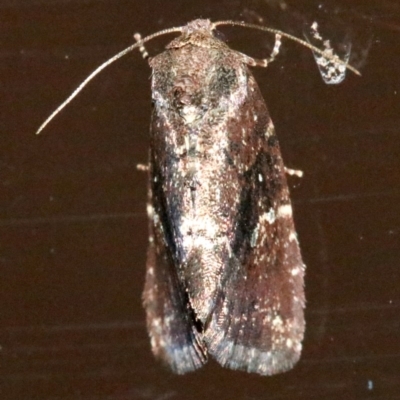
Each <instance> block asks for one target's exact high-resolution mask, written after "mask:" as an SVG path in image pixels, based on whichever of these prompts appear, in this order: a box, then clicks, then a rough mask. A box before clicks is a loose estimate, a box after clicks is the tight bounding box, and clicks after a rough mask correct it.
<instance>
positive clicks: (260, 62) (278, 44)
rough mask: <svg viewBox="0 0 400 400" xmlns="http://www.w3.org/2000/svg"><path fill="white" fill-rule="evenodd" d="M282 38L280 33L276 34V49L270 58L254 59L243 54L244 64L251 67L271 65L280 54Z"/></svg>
mask: <svg viewBox="0 0 400 400" xmlns="http://www.w3.org/2000/svg"><path fill="white" fill-rule="evenodd" d="M281 38H282V36H281V35H280V34H279V33H276V34H275V44H274V48H273V49H272V52H271V55H270V56H269V57H268V58H263V59H259V58H253V57H249V56H248V55H246V54H243V53H239V54H241V55H242V56H243V57H244V60H243V61H244V62H245V63H246V64H248V65H250V66H251V67H264V68H265V67H267V66H268V64H269V63H271V62H272V61H274V60H275V58H276V56H277V55H278V54H279V49H280V47H281V43H282V41H281Z"/></svg>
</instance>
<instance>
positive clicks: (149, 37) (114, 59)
mask: <svg viewBox="0 0 400 400" xmlns="http://www.w3.org/2000/svg"><path fill="white" fill-rule="evenodd" d="M174 32H182V27H177V28H168V29H164V30H162V31H159V32H156V33H153V34H151V35H149V36H146V37H145V38H143V39H141V38H140V41H138V42H137V43H135V44H132V45H131V46H129V47H127V48H126V49H124V50H122V51H120V52H119V53H117V54H116V55H115V56H113V57H111V58H110V59H108V60H107V61H105V62H104V63H103V64H101V65H100V66H98V67H97V68H96V69H95V70H94V71H93V72H92V73H91V74H90V75H89V76H88V77H87V78H86V79H85V80H84V81H83V82H82V83H81V84H80V85H79V86H78V87H77V88H76V89H75V90H74V91H73V92H72V93H71V94H70V95H69V96H68V97H67V99H66V100H64V101H63V102H62V103H61V104H60V105H59V106H58V107H57V108H56V109H55V110H54V111H53V112H52V113H51V114H50V116H49V117H48V118H47V119H46V120H45V121H44V122H43V124H42V125H40V127H39V129H38V130H37V131H36V135H38V134H39V133H40V132H41V131H42V130H43V129H44V128H45V127H46V126H47V125H48V124H49V122H50V121H51V120H52V119H53V118H54V117H55V116H56V115H57V114H58V113H59V112H60V111H61V110H62V109H63V108H65V106H67V105H68V104H69V103H70V102H71V101H72V100H73V99H74V98H75V97H76V96H77V95H78V94H79V93H80V92H81V90H82V89H83V88H84V87H85V86H86V85H87V84H88V83H89V82H90V81H91V80H92V79H93V78H94V77H95V76H96V75H98V74H99V73H100V72H101V71H102V70H103V69H104V68H106V67H108V66H109V65H110V64H112V63H113V62H114V61H116V60H118V59H120V58H121V57H123V56H125V55H126V54H128V53H130V52H132V51H133V50H135V49H136V48H143V47H144V46H143V44H144V43H146V42H148V41H150V40H152V39H154V38H156V37H158V36H162V35H166V34H169V33H174Z"/></svg>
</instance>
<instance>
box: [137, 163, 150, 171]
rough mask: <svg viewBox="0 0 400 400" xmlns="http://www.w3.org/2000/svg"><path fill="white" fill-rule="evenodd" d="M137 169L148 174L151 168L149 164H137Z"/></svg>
mask: <svg viewBox="0 0 400 400" xmlns="http://www.w3.org/2000/svg"><path fill="white" fill-rule="evenodd" d="M136 169H137V170H138V171H143V172H148V171H149V169H150V167H149V164H137V165H136Z"/></svg>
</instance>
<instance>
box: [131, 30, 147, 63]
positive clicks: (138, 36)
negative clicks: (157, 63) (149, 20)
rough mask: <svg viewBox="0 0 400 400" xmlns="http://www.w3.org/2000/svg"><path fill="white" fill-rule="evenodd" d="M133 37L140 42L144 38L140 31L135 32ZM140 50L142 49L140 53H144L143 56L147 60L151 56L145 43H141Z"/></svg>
mask: <svg viewBox="0 0 400 400" xmlns="http://www.w3.org/2000/svg"><path fill="white" fill-rule="evenodd" d="M133 38H134V39H135V40H136V41H137V42H140V41H141V40H142V35H141V34H140V33H138V32H137V33H135V34H134V35H133ZM139 51H140V53H141V54H142V57H143V58H144V59H145V60H147V59H148V58H149V53H148V52H147V50H146V47H145V45H144V44H141V45H140V47H139Z"/></svg>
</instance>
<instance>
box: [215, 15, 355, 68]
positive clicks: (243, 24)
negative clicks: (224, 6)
mask: <svg viewBox="0 0 400 400" xmlns="http://www.w3.org/2000/svg"><path fill="white" fill-rule="evenodd" d="M221 25H232V26H241V27H243V28H250V29H258V30H259V31H264V32H271V33H274V34H275V35H281V36H282V37H285V38H287V39H290V40H292V41H293V42H296V43H299V44H301V45H303V46H304V47H307V48H309V49H310V50H313V51H314V52H315V53H318V54H320V55H321V56H323V57H325V58H327V59H328V60H331V61H334V62H335V63H338V64H341V65H343V66H345V67H346V68H347V69H348V70H350V71H351V72H353V73H355V74H356V75H359V76H360V75H361V73H360V71H358V70H357V69H356V68H354V67H352V66H351V65H349V64H347V63H346V62H345V61H342V60H341V59H340V58H339V57H337V56H332V55H329V54H326V52H324V50H321V49H319V48H318V47H315V46H313V45H312V44H310V43H308V42H306V41H305V40H302V39H299V38H298V37H296V36H293V35H289V34H288V33H285V32H282V31H280V30H278V29H274V28H269V27H267V26H261V25H256V24H250V23H247V22H241V21H231V20H227V21H217V22H214V23H213V26H214V27H217V26H221Z"/></svg>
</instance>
